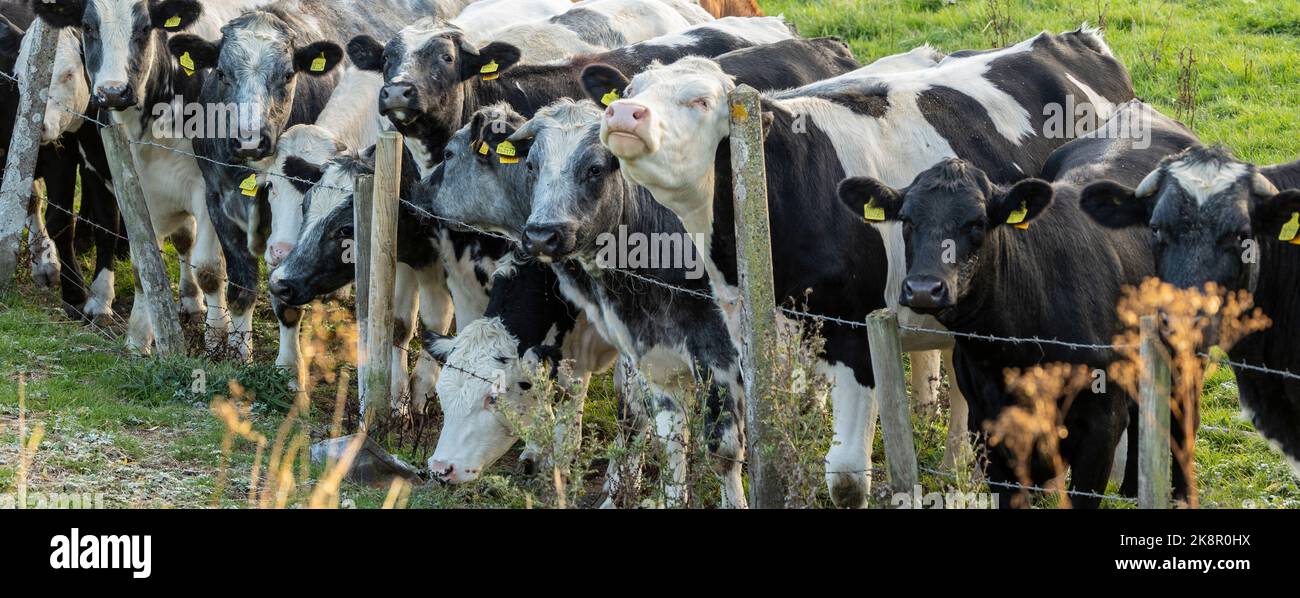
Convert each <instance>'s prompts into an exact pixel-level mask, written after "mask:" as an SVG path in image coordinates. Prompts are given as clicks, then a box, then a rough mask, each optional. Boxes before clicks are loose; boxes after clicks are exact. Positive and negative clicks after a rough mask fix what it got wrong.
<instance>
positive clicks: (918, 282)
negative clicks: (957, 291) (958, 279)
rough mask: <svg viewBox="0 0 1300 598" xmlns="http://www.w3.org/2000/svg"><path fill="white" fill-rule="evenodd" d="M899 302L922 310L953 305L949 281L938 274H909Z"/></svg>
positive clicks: (904, 282) (904, 280)
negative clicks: (937, 275) (945, 280)
mask: <svg viewBox="0 0 1300 598" xmlns="http://www.w3.org/2000/svg"><path fill="white" fill-rule="evenodd" d="M899 303H901V304H902V305H904V306H906V307H910V308H912V309H913V310H916V311H920V312H926V311H934V310H939V309H943V308H945V307H951V306H952V293H951V291H950V290H949V288H948V283H946V282H944V281H943V280H942V279H940V278H938V277H936V276H908V277H907V278H905V279H903V292H902V296H901V297H899Z"/></svg>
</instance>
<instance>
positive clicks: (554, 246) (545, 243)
mask: <svg viewBox="0 0 1300 598" xmlns="http://www.w3.org/2000/svg"><path fill="white" fill-rule="evenodd" d="M560 237H561V234H560V227H559V226H558V225H553V224H529V225H528V227H527V228H525V229H524V249H526V250H528V253H530V254H532V255H533V256H546V257H555V254H557V253H559V251H560Z"/></svg>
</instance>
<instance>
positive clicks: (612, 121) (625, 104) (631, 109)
mask: <svg viewBox="0 0 1300 598" xmlns="http://www.w3.org/2000/svg"><path fill="white" fill-rule="evenodd" d="M649 117H650V108H648V107H646V106H645V105H643V104H638V103H636V102H629V101H627V100H619V101H617V102H614V103H613V104H610V105H609V108H608V109H606V110H605V123H606V124H607V125H608V126H609V129H610V130H611V131H635V130H637V127H640V126H641V123H644V122H645V121H646V119H647V118H649Z"/></svg>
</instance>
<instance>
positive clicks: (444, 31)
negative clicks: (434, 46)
mask: <svg viewBox="0 0 1300 598" xmlns="http://www.w3.org/2000/svg"><path fill="white" fill-rule="evenodd" d="M460 33H461V30H460V29H459V28H458V27H456V26H454V25H452V24H450V23H447V22H446V21H439V20H436V19H430V18H424V19H421V20H419V21H416V22H415V24H413V25H410V26H408V27H406V28H404V29H402V30H401V31H399V32H398V33H397V37H396V38H394V40H393V41H394V42H398V43H400V44H401V45H400V48H401V49H403V50H404V52H405V53H406V54H415V53H417V52H419V51H421V50H423V49H424V48H425V46H428V45H430V44H431V43H433V42H435V41H441V42H442V43H443V44H446V43H449V42H451V40H452V39H454V38H455V37H456V36H458V35H459V34H460Z"/></svg>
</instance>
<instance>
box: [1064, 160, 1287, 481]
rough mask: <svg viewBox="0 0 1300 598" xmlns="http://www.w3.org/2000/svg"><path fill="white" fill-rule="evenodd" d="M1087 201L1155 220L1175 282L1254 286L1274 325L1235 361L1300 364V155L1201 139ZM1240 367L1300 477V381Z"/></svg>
mask: <svg viewBox="0 0 1300 598" xmlns="http://www.w3.org/2000/svg"><path fill="white" fill-rule="evenodd" d="M1279 190H1281V191H1279ZM1083 206H1084V210H1085V211H1087V212H1088V213H1089V214H1090V215H1091V216H1092V217H1093V218H1095V219H1096V220H1097V221H1098V222H1100V223H1101V224H1103V225H1105V226H1109V227H1115V228H1126V227H1131V228H1128V230H1134V231H1141V229H1142V227H1149V229H1150V230H1151V233H1147V234H1150V235H1152V236H1154V239H1155V244H1156V268H1157V270H1158V272H1159V275H1160V278H1161V279H1162V280H1164V281H1165V282H1168V283H1171V284H1173V285H1176V286H1178V287H1180V288H1200V287H1203V286H1204V285H1205V284H1206V283H1210V282H1213V283H1215V284H1217V285H1218V289H1219V290H1220V291H1222V292H1233V291H1248V292H1250V293H1251V295H1252V296H1253V297H1254V302H1255V306H1256V307H1258V308H1260V309H1261V310H1263V312H1264V314H1265V315H1267V316H1268V317H1269V319H1270V320H1272V322H1273V323H1272V326H1270V327H1269V328H1268V329H1267V330H1264V331H1261V332H1255V333H1254V334H1251V335H1249V336H1246V337H1245V338H1243V339H1241V340H1240V341H1238V342H1237V344H1235V345H1233V346H1232V348H1230V349H1229V350H1228V357H1229V359H1231V360H1232V361H1235V362H1238V363H1246V364H1248V365H1254V366H1266V367H1269V368H1273V369H1280V370H1287V371H1291V372H1300V344H1297V342H1296V340H1295V331H1296V330H1300V305H1297V303H1296V299H1295V297H1296V292H1295V291H1296V287H1297V281H1300V259H1298V258H1300V248H1297V247H1296V246H1297V245H1300V241H1297V240H1296V239H1297V234H1296V230H1297V226H1298V225H1300V216H1298V215H1297V214H1300V161H1297V162H1291V163H1289V164H1281V165H1276V166H1267V167H1256V166H1255V165H1252V164H1249V163H1246V162H1242V161H1240V160H1237V159H1235V158H1233V157H1232V156H1231V155H1230V154H1229V153H1228V152H1227V150H1224V149H1222V148H1206V147H1195V148H1192V149H1189V150H1187V151H1186V152H1183V153H1182V154H1179V155H1176V156H1171V157H1169V158H1168V159H1166V160H1165V161H1164V162H1163V163H1161V164H1160V165H1159V168H1157V169H1155V170H1153V171H1152V172H1151V173H1150V174H1149V175H1148V176H1147V177H1146V178H1145V179H1143V180H1142V181H1141V183H1140V184H1138V185H1137V187H1136V189H1134V188H1131V187H1128V186H1126V185H1125V184H1119V183H1115V182H1099V183H1096V184H1095V185H1092V186H1090V187H1088V188H1087V189H1085V190H1084V199H1083ZM1142 232H1145V231H1142ZM1252 253H1253V255H1252ZM1216 324H1217V323H1216ZM1210 328H1211V329H1210V330H1209V331H1207V334H1205V338H1204V340H1203V342H1204V345H1205V346H1209V345H1213V344H1215V343H1216V342H1217V341H1218V336H1217V333H1218V326H1217V325H1212V326H1211V327H1210ZM1198 350H1200V351H1202V352H1205V351H1204V347H1198ZM1233 371H1234V372H1235V373H1236V375H1237V387H1238V389H1239V393H1240V396H1241V407H1242V410H1243V411H1244V412H1246V413H1247V414H1248V416H1249V418H1250V420H1251V423H1252V424H1253V425H1254V426H1255V429H1256V430H1259V432H1260V434H1263V435H1264V437H1265V438H1267V439H1269V441H1271V442H1272V443H1274V445H1275V446H1276V447H1277V448H1278V449H1279V450H1280V451H1281V452H1282V453H1283V454H1284V455H1286V457H1287V460H1288V461H1289V462H1290V464H1291V468H1292V470H1293V471H1294V472H1295V474H1296V475H1297V476H1300V382H1297V381H1296V380H1295V379H1292V378H1285V377H1281V376H1278V375H1275V374H1271V373H1265V372H1260V371H1256V370H1252V369H1250V368H1246V367H1240V366H1235V365H1234V366H1233ZM1174 469H1175V471H1177V470H1178V468H1174Z"/></svg>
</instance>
